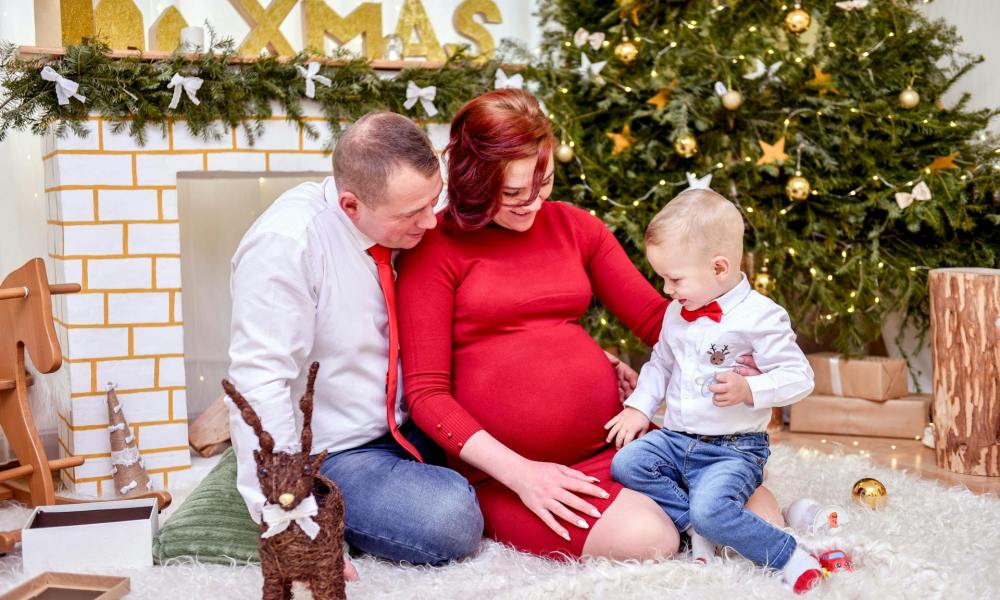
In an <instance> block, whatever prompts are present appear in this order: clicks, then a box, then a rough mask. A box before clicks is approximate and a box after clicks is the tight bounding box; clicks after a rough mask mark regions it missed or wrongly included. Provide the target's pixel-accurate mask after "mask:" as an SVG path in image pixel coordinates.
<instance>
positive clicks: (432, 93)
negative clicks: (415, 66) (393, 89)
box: [403, 81, 438, 117]
mask: <svg viewBox="0 0 1000 600" xmlns="http://www.w3.org/2000/svg"><path fill="white" fill-rule="evenodd" d="M435 97H437V88H436V87H435V86H433V85H429V86H427V87H423V88H422V87H420V86H419V85H417V84H415V83H413V82H412V81H410V82H408V83H407V84H406V102H404V103H403V106H404V107H405V108H406V109H407V110H410V109H411V108H413V105H414V104H416V103H417V100H419V101H420V104H421V106H423V107H424V110H425V111H427V116H429V117H433V116H434V115H436V114H438V110H437V108H436V107H435V106H434V98H435Z"/></svg>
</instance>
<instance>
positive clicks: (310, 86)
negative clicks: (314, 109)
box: [295, 61, 333, 98]
mask: <svg viewBox="0 0 1000 600" xmlns="http://www.w3.org/2000/svg"><path fill="white" fill-rule="evenodd" d="M320 66H322V65H320V64H319V63H318V62H315V61H313V62H311V63H309V64H308V65H306V66H304V67H303V66H302V65H295V68H296V69H298V71H299V74H300V75H302V76H303V77H305V79H306V98H315V97H316V82H317V81H318V82H320V83H322V84H323V85H325V86H326V87H330V86H331V85H333V82H331V81H330V78H329V77H324V76H323V75H320V74H319V68H320Z"/></svg>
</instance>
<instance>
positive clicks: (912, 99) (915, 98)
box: [899, 88, 920, 109]
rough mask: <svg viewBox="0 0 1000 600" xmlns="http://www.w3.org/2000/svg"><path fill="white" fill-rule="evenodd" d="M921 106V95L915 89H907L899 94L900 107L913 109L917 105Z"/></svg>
mask: <svg viewBox="0 0 1000 600" xmlns="http://www.w3.org/2000/svg"><path fill="white" fill-rule="evenodd" d="M918 104H920V94H918V93H917V91H916V90H915V89H913V88H906V89H905V90H903V91H902V92H900V93H899V106H900V107H902V108H905V109H911V108H913V107H915V106H916V105H918Z"/></svg>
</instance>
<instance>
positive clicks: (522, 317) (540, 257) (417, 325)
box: [397, 202, 668, 557]
mask: <svg viewBox="0 0 1000 600" xmlns="http://www.w3.org/2000/svg"><path fill="white" fill-rule="evenodd" d="M397 268H398V271H399V275H398V281H397V290H398V297H399V303H398V304H399V325H400V345H401V357H402V365H403V381H404V386H405V388H404V389H405V393H406V402H407V404H408V406H409V410H410V415H411V417H412V418H413V419H414V421H416V424H417V425H418V426H419V427H420V428H421V429H423V430H424V431H425V432H427V433H428V434H430V436H431V437H432V438H433V439H434V440H435V441H436V442H437V443H438V444H439V445H440V446H441V447H442V448H444V449H445V451H446V452H447V453H448V455H449V459H450V460H451V464H452V466H453V467H454V468H456V469H457V470H458V471H459V472H461V473H462V474H463V475H465V476H466V477H467V478H468V479H469V481H470V482H472V484H474V485H475V486H476V489H477V493H478V496H479V503H480V506H481V508H482V510H483V516H484V518H485V522H486V534H487V535H489V536H490V537H492V538H494V539H496V540H497V541H500V542H503V543H507V544H511V545H513V546H514V547H516V548H518V549H520V550H523V551H526V552H531V553H534V554H539V555H543V556H545V555H557V554H558V553H563V554H566V555H569V556H573V557H578V556H580V554H581V552H582V550H583V545H584V542H585V541H586V536H587V534H588V533H589V532H590V531H591V529H579V528H577V527H575V526H573V525H567V526H566V529H567V530H568V531H569V533H570V541H569V542H567V541H566V540H564V539H562V538H561V537H559V536H558V535H556V534H555V533H553V532H552V530H550V529H549V528H548V527H547V526H546V525H545V524H544V523H543V522H542V521H541V519H539V518H538V517H537V516H536V515H535V514H534V513H532V512H531V511H530V510H528V508H527V507H525V506H524V504H522V503H521V501H520V499H519V498H518V496H517V495H516V494H515V493H514V492H512V491H511V490H510V489H508V488H507V487H506V486H504V485H502V484H501V483H499V482H498V481H496V480H494V479H492V478H490V477H489V476H488V475H486V474H485V473H483V472H481V471H479V470H476V469H474V468H472V467H471V466H469V465H467V464H465V463H463V462H462V461H461V459H459V458H458V455H459V453H460V452H461V451H462V446H463V445H464V444H465V442H466V441H467V440H468V439H469V437H471V436H472V434H474V433H476V432H477V431H479V430H481V429H485V430H486V431H487V432H489V433H490V434H491V435H493V437H495V438H496V439H498V440H499V441H500V442H501V443H503V444H505V445H506V446H507V447H509V448H510V449H511V450H513V451H515V452H517V453H518V454H520V455H522V456H524V457H525V458H528V459H531V460H536V461H548V462H555V463H560V464H564V465H567V466H571V467H573V468H575V469H579V470H581V471H583V472H584V473H586V474H588V475H592V476H594V477H597V478H598V479H600V480H601V482H600V483H599V484H598V485H599V486H600V487H602V488H603V489H604V490H605V491H607V492H608V493H609V494H610V495H611V497H610V498H609V499H607V500H602V499H601V498H596V497H590V496H584V498H585V499H586V500H587V501H588V502H590V503H591V504H593V505H594V506H595V507H596V508H597V509H598V510H599V511H601V512H602V513H603V512H604V511H605V510H606V509H607V508H608V506H609V505H610V504H611V502H612V501H613V500H614V499H615V497H616V496H617V494H618V492H619V491H620V490H621V486H620V485H619V484H617V483H615V482H613V481H611V472H610V470H611V459H612V457H613V456H614V448H613V447H609V446H608V445H607V444H605V442H604V437H605V435H606V431H605V430H604V424H605V423H606V422H607V421H608V420H609V419H611V417H613V416H614V415H616V414H617V413H618V412H619V411H620V410H621V403H620V401H619V399H618V384H617V379H616V376H615V372H614V369H613V367H612V366H611V363H610V362H609V361H608V359H607V357H606V356H605V355H604V352H603V351H602V350H601V348H600V346H598V345H597V343H595V342H594V340H593V339H592V338H591V337H590V336H589V335H588V334H587V332H586V331H585V330H584V329H583V327H582V326H581V325H580V323H579V319H580V317H581V316H582V315H583V314H584V312H586V310H587V308H588V307H589V306H590V303H591V300H592V298H593V296H594V295H595V294H596V295H597V297H598V298H599V299H600V300H601V302H602V303H603V304H604V305H605V306H606V307H607V308H608V309H609V310H610V311H611V312H613V313H614V314H615V315H616V316H617V317H618V318H619V319H621V320H622V322H623V323H625V325H626V326H628V327H629V328H630V329H631V330H632V331H633V332H635V334H636V335H637V336H638V337H639V338H641V339H642V340H643V341H644V342H645V343H646V344H648V345H652V344H653V343H655V342H656V340H657V338H658V336H659V333H660V324H661V322H662V320H663V313H664V310H665V309H666V307H667V303H668V302H667V300H665V299H664V298H663V297H662V296H661V295H660V294H659V293H657V291H656V290H655V289H654V288H653V287H652V286H651V285H650V284H649V282H648V281H646V279H645V278H644V277H643V276H642V275H641V274H640V273H639V272H638V270H636V268H635V266H634V265H633V264H632V263H631V262H630V261H629V259H628V257H627V256H626V254H625V252H624V250H623V249H622V247H621V246H620V245H619V243H618V241H617V240H616V239H615V238H614V236H613V235H612V233H611V232H610V231H609V230H608V228H607V227H606V226H605V225H604V224H603V223H602V222H601V221H600V220H599V219H597V218H596V217H593V216H591V215H590V214H589V213H587V212H585V211H583V210H580V209H579V208H575V207H573V206H571V205H569V204H565V203H562V202H546V203H544V204H543V205H542V208H541V209H540V210H539V212H538V214H537V216H536V218H535V222H534V224H533V225H532V227H531V229H530V230H528V231H526V232H517V231H512V230H509V229H504V228H502V227H500V226H498V225H495V224H490V225H488V226H487V227H485V228H483V229H479V230H477V231H462V230H461V229H459V228H458V226H457V225H456V224H455V223H454V222H453V221H452V220H450V219H448V218H446V217H445V218H441V219H439V222H438V227H437V228H436V229H434V230H431V231H428V232H427V234H426V235H425V236H424V239H423V241H422V242H421V243H420V244H419V245H418V246H417V247H416V248H415V249H413V250H411V251H408V252H405V253H404V254H403V255H401V256H400V259H399V261H398V263H397ZM580 516H581V518H583V519H585V520H586V521H587V522H588V524H589V525H590V526H591V527H592V526H593V525H594V522H595V519H594V518H592V517H591V516H589V515H586V514H583V515H580ZM564 525H565V524H564Z"/></svg>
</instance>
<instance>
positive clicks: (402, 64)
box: [18, 46, 523, 71]
mask: <svg viewBox="0 0 1000 600" xmlns="http://www.w3.org/2000/svg"><path fill="white" fill-rule="evenodd" d="M65 54H66V49H65V48H42V47H39V46H20V47H19V48H18V56H19V57H20V58H22V59H33V58H44V57H52V58H58V57H60V56H64V55H65ZM170 55H171V53H170V52H152V51H150V52H146V51H141V50H112V51H111V52H109V53H108V56H110V57H111V58H139V59H141V60H148V61H155V60H163V59H165V58H167V57H168V56H170ZM184 56H185V57H186V58H189V59H191V60H197V59H198V58H199V57H200V56H201V55H200V54H197V53H186V54H184ZM260 58H261V57H259V56H234V57H233V59H232V61H231V62H232V63H233V64H247V63H253V62H256V61H258V60H260ZM278 60H279V61H282V62H288V61H291V60H292V57H290V56H281V57H278ZM316 60H317V61H318V62H320V63H322V64H324V65H329V66H337V65H346V64H347V63H348V62H349V61H348V60H345V59H341V58H317V59H316ZM369 64H371V66H372V68H373V69H375V70H378V71H400V70H402V69H440V68H441V67H443V66H444V63H442V62H440V61H427V60H373V61H371V62H370V63H369ZM503 68H504V70H506V71H516V70H520V69H522V68H523V65H506V64H505V65H503Z"/></svg>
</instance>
